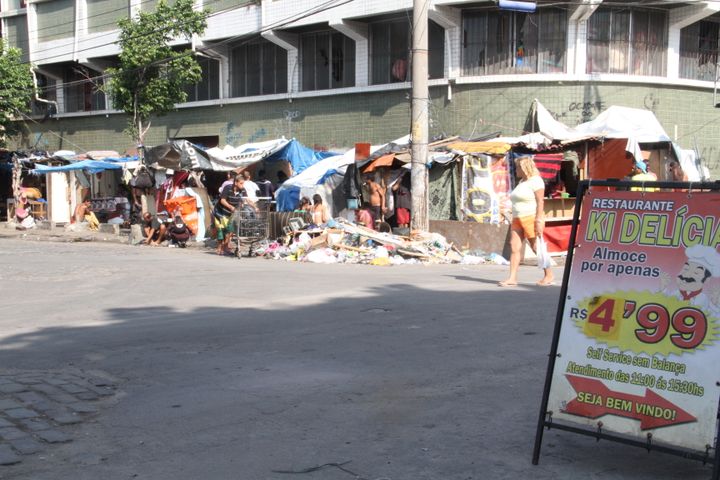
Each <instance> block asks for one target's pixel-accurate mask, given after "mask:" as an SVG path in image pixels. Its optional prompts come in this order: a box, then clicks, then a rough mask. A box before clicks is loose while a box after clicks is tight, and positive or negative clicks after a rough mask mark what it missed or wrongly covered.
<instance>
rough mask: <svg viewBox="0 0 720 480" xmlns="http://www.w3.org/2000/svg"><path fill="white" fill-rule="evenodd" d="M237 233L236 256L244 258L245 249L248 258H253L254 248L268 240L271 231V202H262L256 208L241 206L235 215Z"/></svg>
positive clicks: (234, 222) (235, 230)
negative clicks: (245, 249)
mask: <svg viewBox="0 0 720 480" xmlns="http://www.w3.org/2000/svg"><path fill="white" fill-rule="evenodd" d="M232 221H233V225H234V232H235V255H236V256H237V257H238V258H241V257H242V254H243V249H244V247H247V256H248V257H249V256H252V249H253V246H254V245H255V244H256V243H258V242H261V241H263V240H267V238H268V235H269V231H270V202H267V201H264V200H261V201H258V202H257V203H256V204H255V205H254V206H250V205H248V204H246V205H243V206H241V207H240V208H238V209H237V210H235V213H234V214H233V218H232Z"/></svg>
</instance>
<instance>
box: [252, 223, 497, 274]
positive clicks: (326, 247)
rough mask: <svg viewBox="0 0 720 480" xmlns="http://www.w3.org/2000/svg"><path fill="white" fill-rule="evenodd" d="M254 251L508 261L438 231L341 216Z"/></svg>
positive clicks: (287, 255)
mask: <svg viewBox="0 0 720 480" xmlns="http://www.w3.org/2000/svg"><path fill="white" fill-rule="evenodd" d="M254 254H255V255H257V256H260V257H264V258H268V259H274V260H285V261H288V262H310V263H322V264H330V263H347V264H366V265H375V266H392V265H412V264H430V263H435V264H443V263H445V264H447V263H459V264H464V265H481V264H484V263H494V264H500V265H504V264H507V260H505V259H504V258H503V257H502V256H501V255H498V254H496V253H489V254H487V253H484V252H481V251H467V252H461V251H460V250H458V249H457V248H456V247H455V246H454V245H453V244H452V242H448V241H447V239H446V238H445V237H443V236H442V235H440V234H438V233H429V232H410V235H409V236H402V235H394V234H391V233H384V232H377V231H375V230H371V229H369V228H366V227H363V226H361V225H357V224H355V223H352V222H350V221H348V220H345V219H342V218H338V219H335V220H334V221H333V223H332V227H330V226H327V227H324V228H318V227H317V226H314V225H309V226H302V227H301V228H294V229H288V231H286V234H285V237H283V238H282V239H279V240H278V241H265V242H261V243H260V244H259V245H258V246H257V247H256V248H255V249H254Z"/></svg>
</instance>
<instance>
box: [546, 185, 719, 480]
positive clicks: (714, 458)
mask: <svg viewBox="0 0 720 480" xmlns="http://www.w3.org/2000/svg"><path fill="white" fill-rule="evenodd" d="M591 187H593V188H597V187H611V188H613V189H621V190H629V189H630V188H631V187H636V188H637V187H640V188H649V189H650V188H652V189H658V188H660V189H673V190H674V189H682V190H687V191H688V194H691V192H696V191H719V190H720V181H719V182H703V183H693V182H632V181H621V180H596V181H593V180H583V181H582V182H580V184H579V185H578V191H577V196H576V198H575V211H574V213H573V220H572V230H571V233H570V243H569V245H570V248H568V253H567V258H566V261H565V271H564V273H563V281H562V287H561V289H560V299H559V301H558V309H557V315H556V316H555V330H554V332H553V336H552V343H551V346H550V355H549V358H548V368H547V374H546V376H545V386H544V388H543V396H542V402H541V404H540V414H539V416H538V424H537V431H536V434H535V446H534V448H533V456H532V463H533V465H537V464H538V462H539V460H540V450H541V448H542V439H543V432H544V429H545V428H547V429H550V428H556V429H558V430H564V431H568V432H572V433H577V434H580V435H587V436H590V437H595V438H596V439H597V440H598V441H600V439H604V440H611V441H614V442H618V443H623V444H625V445H633V446H637V447H641V448H644V449H646V450H647V451H648V452H650V451H653V450H654V451H658V452H662V453H669V454H671V455H678V456H681V457H684V458H689V459H692V460H699V461H701V462H703V464H705V463H712V464H713V471H712V477H711V478H712V480H720V448H717V447H718V439H719V438H720V429H718V431H717V432H716V435H715V446H712V445H708V446H707V448H706V450H705V452H704V453H703V452H698V451H693V450H684V449H681V448H676V447H670V446H665V445H658V444H656V443H653V441H652V433H648V434H647V440H646V441H645V442H642V441H639V440H636V439H633V438H628V437H624V436H622V435H618V434H612V433H606V432H603V430H602V427H603V423H602V422H601V421H598V422H597V429H596V430H590V429H587V428H581V427H578V426H573V425H567V424H563V423H558V422H553V419H552V415H553V412H550V411H548V402H549V398H550V387H551V386H552V378H553V372H554V370H555V359H556V358H558V357H559V356H560V354H559V353H558V344H559V342H560V329H561V327H562V320H563V314H564V311H565V300H566V298H567V291H568V279H569V277H570V270H571V268H572V260H573V253H574V250H575V245H576V244H577V242H576V239H577V230H578V225H579V223H580V210H581V207H582V202H583V198H584V197H585V195H586V193H587V192H588V191H589V190H590V188H591ZM712 449H714V450H715V453H714V455H711V454H710V451H711V450H712Z"/></svg>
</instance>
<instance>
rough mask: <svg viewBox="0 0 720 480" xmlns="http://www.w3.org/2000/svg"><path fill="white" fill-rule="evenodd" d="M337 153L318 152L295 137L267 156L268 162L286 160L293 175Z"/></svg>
mask: <svg viewBox="0 0 720 480" xmlns="http://www.w3.org/2000/svg"><path fill="white" fill-rule="evenodd" d="M335 156H337V153H332V152H316V151H315V150H313V149H312V148H309V147H306V146H304V145H303V144H302V143H300V142H298V141H297V140H295V139H293V140H290V142H288V143H287V145H285V146H284V147H283V148H281V149H280V150H278V151H277V152H275V153H273V154H271V155H269V156H268V157H267V158H265V161H266V162H277V161H280V160H285V161H287V162H288V163H290V166H291V167H292V171H293V175H297V174H299V173H302V172H303V171H305V170H306V169H307V168H308V167H311V166H312V165H315V164H316V163H317V162H319V161H320V160H323V159H325V158H330V157H335Z"/></svg>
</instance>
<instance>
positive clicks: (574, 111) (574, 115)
mask: <svg viewBox="0 0 720 480" xmlns="http://www.w3.org/2000/svg"><path fill="white" fill-rule="evenodd" d="M606 108H607V105H606V104H605V102H603V101H602V100H598V101H594V102H569V103H568V104H567V105H566V106H565V107H564V108H563V109H561V110H559V111H553V110H548V111H549V112H550V114H551V115H552V116H553V117H554V118H555V120H558V121H561V122H563V123H565V124H566V125H569V126H573V125H577V124H580V123H583V122H588V121H590V120H592V119H593V118H595V117H596V116H597V114H598V113H600V112H602V111H603V110H605V109H606Z"/></svg>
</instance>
